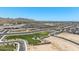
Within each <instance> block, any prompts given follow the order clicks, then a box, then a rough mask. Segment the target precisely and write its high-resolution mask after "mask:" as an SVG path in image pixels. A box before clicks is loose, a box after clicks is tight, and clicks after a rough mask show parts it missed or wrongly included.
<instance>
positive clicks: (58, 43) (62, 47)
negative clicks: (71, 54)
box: [28, 36, 79, 51]
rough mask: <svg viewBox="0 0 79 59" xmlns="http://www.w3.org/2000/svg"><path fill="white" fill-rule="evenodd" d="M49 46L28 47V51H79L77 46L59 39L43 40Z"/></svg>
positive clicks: (52, 37) (51, 37) (49, 38)
mask: <svg viewBox="0 0 79 59" xmlns="http://www.w3.org/2000/svg"><path fill="white" fill-rule="evenodd" d="M45 40H48V41H50V42H51V43H50V44H44V45H37V46H29V47H28V50H29V51H79V46H78V45H76V44H74V43H72V42H69V41H66V40H64V39H61V38H57V37H54V36H50V37H48V38H45Z"/></svg>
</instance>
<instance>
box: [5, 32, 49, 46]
mask: <svg viewBox="0 0 79 59" xmlns="http://www.w3.org/2000/svg"><path fill="white" fill-rule="evenodd" d="M46 36H48V32H39V33H34V34H30V35H14V36H6V39H7V40H11V39H15V40H16V39H24V40H27V41H28V43H29V44H32V45H37V44H40V43H41V41H40V40H38V39H37V37H39V38H41V37H46ZM33 38H34V39H33Z"/></svg>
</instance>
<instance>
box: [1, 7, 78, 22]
mask: <svg viewBox="0 0 79 59" xmlns="http://www.w3.org/2000/svg"><path fill="white" fill-rule="evenodd" d="M0 17H4V18H7V17H10V18H17V17H22V18H30V19H35V20H37V21H79V7H0Z"/></svg>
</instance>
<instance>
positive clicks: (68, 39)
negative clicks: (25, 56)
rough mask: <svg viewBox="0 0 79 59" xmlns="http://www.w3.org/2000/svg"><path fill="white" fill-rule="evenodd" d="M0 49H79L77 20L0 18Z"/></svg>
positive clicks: (78, 25)
mask: <svg viewBox="0 0 79 59" xmlns="http://www.w3.org/2000/svg"><path fill="white" fill-rule="evenodd" d="M0 51H79V22H75V21H74V22H71V21H58V22H56V21H52V22H48V21H34V20H31V19H24V18H16V19H12V18H0Z"/></svg>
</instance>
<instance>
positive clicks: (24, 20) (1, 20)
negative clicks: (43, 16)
mask: <svg viewBox="0 0 79 59" xmlns="http://www.w3.org/2000/svg"><path fill="white" fill-rule="evenodd" d="M27 22H34V20H33V19H28V18H2V17H0V24H4V23H14V24H15V23H17V24H20V23H27Z"/></svg>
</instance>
